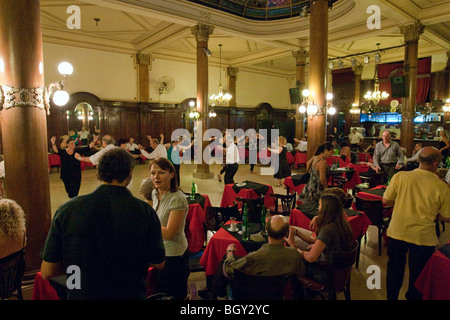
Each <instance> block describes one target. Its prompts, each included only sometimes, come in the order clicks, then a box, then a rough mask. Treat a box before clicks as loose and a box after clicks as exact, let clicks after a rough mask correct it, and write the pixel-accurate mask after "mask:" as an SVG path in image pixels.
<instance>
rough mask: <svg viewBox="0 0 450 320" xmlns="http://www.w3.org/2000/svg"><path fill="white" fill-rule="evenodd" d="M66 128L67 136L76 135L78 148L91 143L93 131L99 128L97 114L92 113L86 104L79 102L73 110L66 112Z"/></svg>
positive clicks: (91, 109)
mask: <svg viewBox="0 0 450 320" xmlns="http://www.w3.org/2000/svg"><path fill="white" fill-rule="evenodd" d="M67 128H68V130H69V135H72V134H75V133H76V134H78V136H79V137H80V141H79V143H78V144H77V145H78V146H81V145H87V144H89V142H90V141H92V135H93V134H94V133H95V129H96V128H99V114H98V112H94V110H93V108H92V106H91V105H90V104H89V103H87V102H80V103H78V104H77V105H76V106H75V109H73V110H67Z"/></svg>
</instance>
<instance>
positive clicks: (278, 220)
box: [267, 215, 289, 240]
mask: <svg viewBox="0 0 450 320" xmlns="http://www.w3.org/2000/svg"><path fill="white" fill-rule="evenodd" d="M267 233H268V235H269V237H270V238H272V239H275V240H282V239H283V238H284V237H287V235H288V233H289V223H288V222H287V221H286V220H285V219H284V217H283V216H281V215H276V216H273V217H271V218H270V219H269V221H268V223H267Z"/></svg>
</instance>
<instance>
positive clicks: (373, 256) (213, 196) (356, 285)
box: [24, 164, 450, 300]
mask: <svg viewBox="0 0 450 320" xmlns="http://www.w3.org/2000/svg"><path fill="white" fill-rule="evenodd" d="M195 168H196V166H195V165H185V164H182V165H181V170H180V173H181V188H182V189H183V190H184V191H186V192H189V190H190V187H191V185H192V182H195V183H196V184H197V185H198V188H199V193H201V194H207V195H208V196H209V198H210V200H211V204H212V205H213V206H220V201H221V199H222V193H223V187H224V184H223V182H222V183H220V182H219V181H218V180H217V174H218V173H219V171H220V169H221V168H222V167H221V166H220V165H217V164H213V165H211V166H210V170H211V171H212V172H214V173H215V177H214V179H209V180H199V179H194V178H193V177H192V172H193V171H194V170H195ZM249 168H250V167H249V165H240V166H239V170H238V172H237V174H236V176H235V182H238V181H244V180H251V181H255V182H261V183H266V184H270V185H272V186H273V188H274V191H275V192H276V193H285V192H286V191H285V190H284V189H283V188H279V187H275V184H276V180H275V179H274V178H273V176H263V175H260V174H259V170H258V169H259V168H258V167H256V168H255V173H254V174H250V170H249ZM296 172H297V170H293V173H296ZM299 172H300V171H299ZM95 174H96V169H93V168H87V169H86V170H85V171H83V172H82V182H81V189H80V195H82V194H86V193H89V192H91V191H93V190H94V189H95V188H96V187H97V186H98V185H99V181H98V180H97V178H96V176H95ZM149 176H150V169H149V166H148V164H139V165H137V166H136V167H135V169H134V171H133V179H132V181H131V183H130V186H129V189H130V191H131V192H132V193H133V195H134V196H136V197H138V198H140V199H142V196H141V195H140V194H139V186H140V183H141V181H142V180H143V179H144V178H148V177H149ZM50 190H51V203H52V215H53V214H54V212H55V211H56V209H57V208H58V206H60V205H61V204H62V203H64V202H65V201H67V200H68V197H67V194H66V192H65V189H64V185H63V183H62V181H61V180H60V179H59V172H58V171H57V169H56V168H53V169H52V170H51V172H50ZM449 228H450V225H449V224H447V228H446V231H445V232H444V233H441V236H440V242H441V245H442V244H444V243H446V242H448V241H449V240H450V231H449V230H448V229H449ZM386 251H387V248H386V246H383V250H382V255H381V256H379V255H378V247H377V230H376V227H374V226H370V227H369V230H368V232H367V239H366V241H364V240H362V243H361V256H360V265H359V268H358V269H355V267H354V268H353V271H352V275H351V295H352V300H385V299H386V285H385V278H386V266H387V254H386ZM371 265H375V266H378V267H379V268H380V270H381V288H380V289H372V290H370V289H368V287H367V285H366V282H367V279H368V278H369V276H371V273H367V268H368V267H369V266H371ZM407 279H408V269H407V268H406V272H405V279H404V285H403V287H402V290H401V292H400V296H399V299H402V300H403V299H404V296H405V292H406V287H407V281H408V280H407ZM205 280H206V279H205V274H204V273H203V272H196V273H192V274H191V276H190V278H189V281H190V282H192V283H194V284H196V286H197V289H198V290H200V289H203V288H205V287H206V281H205ZM31 293H32V286H29V287H26V288H25V290H24V298H25V299H31ZM338 299H340V300H342V299H344V297H343V294H342V295H341V294H340V295H338Z"/></svg>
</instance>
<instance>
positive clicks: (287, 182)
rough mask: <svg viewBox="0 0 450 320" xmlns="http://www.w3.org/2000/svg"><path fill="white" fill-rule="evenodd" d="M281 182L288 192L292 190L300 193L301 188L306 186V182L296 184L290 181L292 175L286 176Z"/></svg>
mask: <svg viewBox="0 0 450 320" xmlns="http://www.w3.org/2000/svg"><path fill="white" fill-rule="evenodd" d="M283 184H284V185H285V186H286V188H287V190H288V192H289V193H290V194H292V193H294V192H297V193H298V194H300V193H301V192H302V190H303V188H304V187H305V186H306V184H299V185H298V186H296V185H294V182H292V177H287V178H286V179H284V182H283Z"/></svg>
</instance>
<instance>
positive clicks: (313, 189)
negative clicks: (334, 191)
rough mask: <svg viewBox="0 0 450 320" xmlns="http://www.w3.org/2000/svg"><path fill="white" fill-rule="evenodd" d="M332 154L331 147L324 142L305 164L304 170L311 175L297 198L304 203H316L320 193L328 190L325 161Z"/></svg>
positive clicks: (328, 143)
mask: <svg viewBox="0 0 450 320" xmlns="http://www.w3.org/2000/svg"><path fill="white" fill-rule="evenodd" d="M332 153H333V145H332V144H331V143H330V142H325V143H324V144H322V145H320V146H319V147H318V148H317V150H316V152H315V154H314V156H313V157H312V158H311V159H310V160H309V161H308V162H307V163H306V170H307V171H308V172H309V173H310V174H311V177H310V178H309V181H308V183H306V185H305V187H304V188H303V190H302V192H301V193H300V195H299V198H300V199H301V200H302V201H303V202H305V203H308V202H311V203H316V204H317V203H318V201H319V198H320V196H321V195H322V192H323V191H324V190H326V189H327V188H328V182H327V161H326V159H327V158H328V157H330V156H331V155H332Z"/></svg>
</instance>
